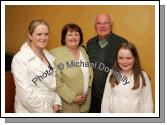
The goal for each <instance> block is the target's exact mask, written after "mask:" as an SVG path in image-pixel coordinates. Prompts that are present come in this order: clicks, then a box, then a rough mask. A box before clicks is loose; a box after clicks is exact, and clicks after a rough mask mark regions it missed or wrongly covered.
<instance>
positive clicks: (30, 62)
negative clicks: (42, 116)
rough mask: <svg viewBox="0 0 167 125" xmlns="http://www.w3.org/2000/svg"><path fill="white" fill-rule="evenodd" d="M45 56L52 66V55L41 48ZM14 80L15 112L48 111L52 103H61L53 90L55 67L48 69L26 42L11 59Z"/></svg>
mask: <svg viewBox="0 0 167 125" xmlns="http://www.w3.org/2000/svg"><path fill="white" fill-rule="evenodd" d="M43 53H44V55H45V57H46V58H47V59H48V61H49V63H50V64H51V66H52V67H53V68H54V61H55V59H54V57H53V56H52V55H50V54H49V53H48V51H47V50H45V49H44V50H43ZM11 68H12V73H13V76H14V80H15V86H16V95H15V112H18V113H38V112H41V113H50V112H53V110H52V106H53V104H59V105H62V104H61V99H60V97H59V96H58V95H57V93H56V92H55V90H56V78H55V68H54V69H50V68H49V67H48V66H47V65H46V64H44V63H43V62H42V61H41V60H40V59H39V58H38V57H37V56H36V55H35V54H34V53H33V51H32V49H31V48H30V47H29V46H28V43H27V42H26V43H25V44H24V45H23V46H22V47H21V50H20V51H19V52H18V53H17V54H16V55H15V56H14V58H13V60H12V67H11Z"/></svg>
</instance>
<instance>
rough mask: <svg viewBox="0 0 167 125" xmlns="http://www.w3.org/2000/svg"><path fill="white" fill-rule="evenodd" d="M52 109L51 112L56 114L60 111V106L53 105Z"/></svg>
mask: <svg viewBox="0 0 167 125" xmlns="http://www.w3.org/2000/svg"><path fill="white" fill-rule="evenodd" d="M52 109H53V112H58V111H60V110H61V106H60V105H58V104H54V105H53V107H52Z"/></svg>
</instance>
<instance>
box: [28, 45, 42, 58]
mask: <svg viewBox="0 0 167 125" xmlns="http://www.w3.org/2000/svg"><path fill="white" fill-rule="evenodd" d="M29 46H30V48H31V49H32V51H33V52H34V53H35V55H37V56H38V57H41V54H42V49H39V48H37V47H35V46H33V45H32V44H31V43H30V44H29Z"/></svg>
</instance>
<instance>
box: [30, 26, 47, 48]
mask: <svg viewBox="0 0 167 125" xmlns="http://www.w3.org/2000/svg"><path fill="white" fill-rule="evenodd" d="M29 39H30V41H31V46H32V47H34V48H38V49H43V48H45V46H46V45H47V43H48V39H49V29H48V27H47V26H46V25H44V24H40V25H38V26H36V27H35V29H34V31H33V32H32V34H29Z"/></svg>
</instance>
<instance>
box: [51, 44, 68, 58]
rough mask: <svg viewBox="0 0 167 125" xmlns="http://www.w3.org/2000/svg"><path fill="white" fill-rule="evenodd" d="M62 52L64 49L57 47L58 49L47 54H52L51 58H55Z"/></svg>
mask: <svg viewBox="0 0 167 125" xmlns="http://www.w3.org/2000/svg"><path fill="white" fill-rule="evenodd" d="M64 51H65V47H64V46H62V47H58V48H54V49H51V50H49V53H50V54H52V55H53V56H57V55H60V54H61V53H63V52H64Z"/></svg>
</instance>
